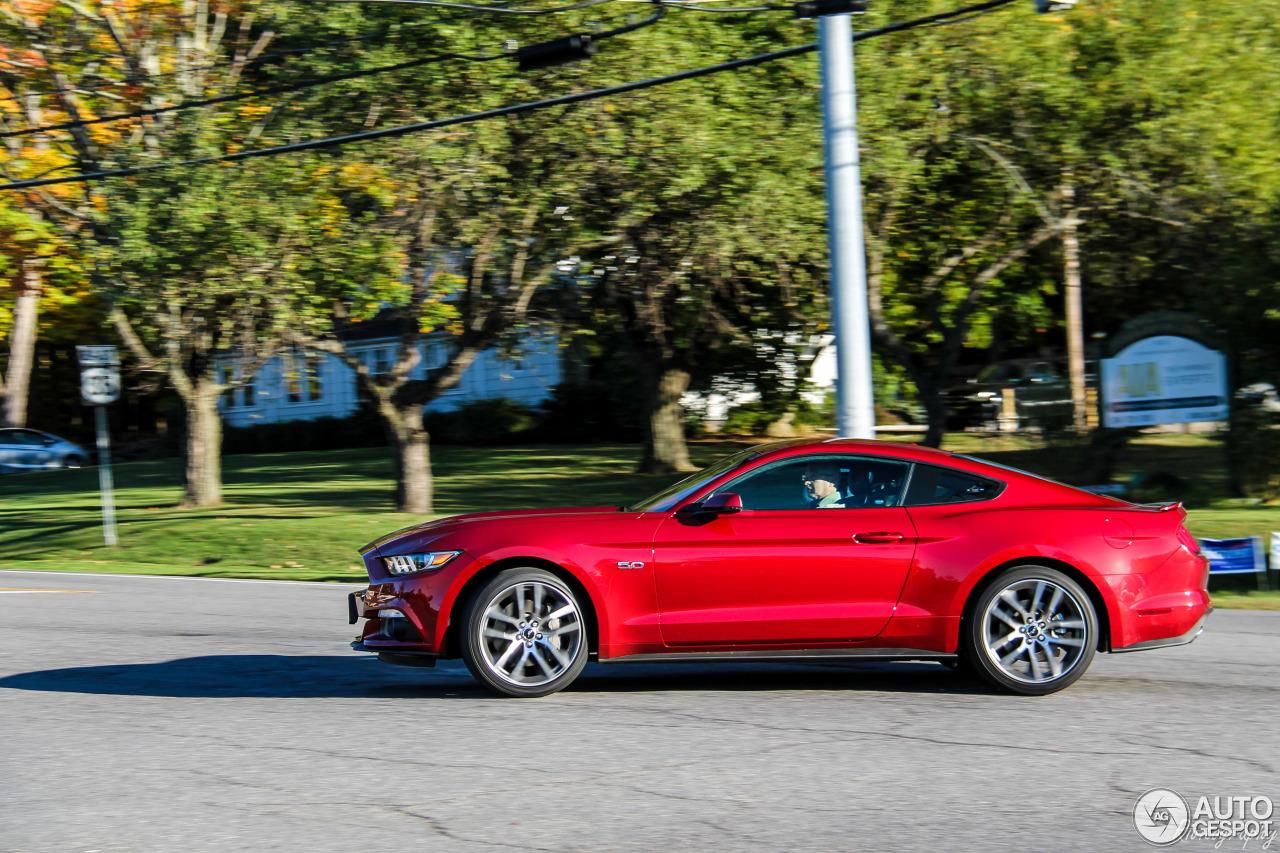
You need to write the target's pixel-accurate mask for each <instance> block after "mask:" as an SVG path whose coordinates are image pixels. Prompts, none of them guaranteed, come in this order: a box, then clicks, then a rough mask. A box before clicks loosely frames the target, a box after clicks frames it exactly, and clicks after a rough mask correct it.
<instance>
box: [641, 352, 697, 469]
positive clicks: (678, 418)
mask: <svg viewBox="0 0 1280 853" xmlns="http://www.w3.org/2000/svg"><path fill="white" fill-rule="evenodd" d="M689 379H690V377H689V373H688V371H685V370H681V369H679V368H673V367H667V368H663V369H662V370H661V372H660V373H659V374H658V376H657V377H656V378H654V379H651V380H650V381H649V382H646V383H645V385H646V388H645V392H646V397H647V399H646V400H645V404H646V409H647V410H648V412H649V419H648V429H647V435H646V440H645V447H644V458H643V459H642V460H641V462H640V471H641V472H642V473H645V474H671V473H675V472H678V471H693V470H696V469H695V468H694V467H693V463H692V462H690V461H689V448H688V445H686V444H685V442H684V407H683V406H681V405H680V397H681V396H683V394H684V392H685V391H686V390H688V388H689Z"/></svg>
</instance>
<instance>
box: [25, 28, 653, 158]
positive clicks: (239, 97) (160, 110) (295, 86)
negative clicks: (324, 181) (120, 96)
mask: <svg viewBox="0 0 1280 853" xmlns="http://www.w3.org/2000/svg"><path fill="white" fill-rule="evenodd" d="M665 14H666V10H665V9H663V8H662V7H659V8H658V11H657V12H656V13H655V14H654V15H652V16H650V17H649V18H646V19H645V20H643V21H637V22H635V23H631V24H626V25H624V26H621V27H617V28H615V29H612V30H607V31H606V32H602V33H595V34H592V35H586V34H584V35H582V36H574V37H572V38H581V39H585V40H586V41H588V42H596V41H603V40H604V39H607V38H612V37H613V36H618V35H622V34H624V33H629V32H633V31H635V30H638V29H642V28H643V27H647V26H649V25H650V24H653V23H656V22H657V21H658V20H660V19H661V18H662V17H663V16H664V15H665ZM467 17H470V16H467ZM592 52H594V49H593V51H592ZM517 56H519V57H521V58H523V52H521V53H519V54H517ZM503 58H504V56H503V55H502V54H497V55H494V56H469V55H467V54H461V53H439V54H434V55H432V56H428V57H423V58H421V59H412V60H408V61H406V62H398V63H395V64H394V65H383V66H380V67H378V68H368V69H364V70H362V71H351V72H347V73H344V74H330V75H327V76H324V77H312V78H310V79H307V80H301V81H298V82H295V83H285V84H281V85H279V86H269V87H267V88H264V89H254V90H253V91H250V92H242V93H239V94H235V95H219V96H217V97H213V98H202V99H199V100H194V101H183V102H182V103H180V104H174V105H173V106H169V107H153V108H148V109H141V110H134V111H132V112H127V113H116V114H113V115H107V116H99V117H98V118H91V119H81V120H79V121H66V122H62V123H60V124H48V125H41V126H40V127H27V128H22V129H21V130H10V131H5V132H2V133H0V139H7V138H9V137H14V136H30V135H32V134H36V133H47V132H52V131H56V130H70V129H73V128H77V127H87V126H90V125H95V124H107V123H109V122H115V121H124V120H126V119H131V118H146V117H150V116H157V115H163V114H165V113H172V112H179V111H181V110H190V109H196V108H197V107H207V106H211V105H213V104H225V103H230V102H233V101H243V100H247V99H249V98H255V97H259V96H261V95H278V94H281V93H284V92H297V91H301V90H304V89H312V88H315V87H316V86H324V85H328V84H330V83H341V82H344V81H346V80H356V79H359V78H361V77H370V76H373V75H376V74H385V73H388V72H391V71H403V70H404V69H406V68H416V67H418V66H421V65H430V64H433V63H436V62H442V61H444V60H446V59H463V60H468V61H470V62H490V61H492V60H495V59H503ZM521 68H522V70H523V69H525V68H526V65H525V63H524V62H523V61H522V64H521Z"/></svg>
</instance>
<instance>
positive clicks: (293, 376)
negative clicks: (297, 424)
mask: <svg viewBox="0 0 1280 853" xmlns="http://www.w3.org/2000/svg"><path fill="white" fill-rule="evenodd" d="M301 361H302V359H300V358H299V357H298V354H297V353H294V352H287V353H285V354H284V392H285V399H286V400H288V401H289V402H290V403H301V402H302V374H301V368H302V365H301V364H300V362H301Z"/></svg>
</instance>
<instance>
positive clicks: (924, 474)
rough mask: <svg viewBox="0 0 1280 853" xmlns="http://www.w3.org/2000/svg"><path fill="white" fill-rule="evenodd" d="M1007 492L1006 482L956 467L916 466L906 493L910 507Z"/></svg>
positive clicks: (968, 499) (984, 499) (957, 501)
mask: <svg viewBox="0 0 1280 853" xmlns="http://www.w3.org/2000/svg"><path fill="white" fill-rule="evenodd" d="M1002 491H1004V483H1001V482H1000V481H998V480H991V479H988V478H986V477H979V476H978V475H977V474H970V473H969V472H967V471H957V470H955V469H954V468H939V467H937V466H935V465H919V464H917V465H916V470H915V473H913V474H912V475H911V486H910V488H909V489H908V492H907V500H906V505H907V506H932V505H936V504H956V503H972V502H974V501H989V500H991V499H992V498H994V497H995V496H996V495H998V494H1000V493H1001V492H1002Z"/></svg>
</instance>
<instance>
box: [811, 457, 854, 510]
mask: <svg viewBox="0 0 1280 853" xmlns="http://www.w3.org/2000/svg"><path fill="white" fill-rule="evenodd" d="M803 480H804V494H805V497H807V498H808V499H809V506H810V508H811V509H844V496H843V495H841V494H840V490H839V489H838V488H837V487H836V483H837V482H839V480H840V468H839V466H838V465H836V464H834V463H832V462H821V461H819V462H811V463H809V464H808V465H806V466H805V469H804V475H803Z"/></svg>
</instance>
